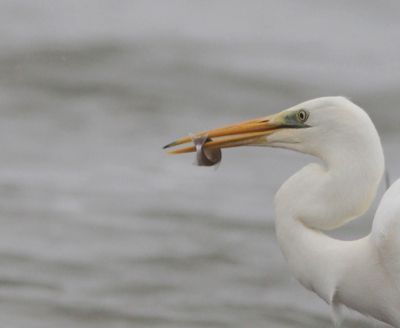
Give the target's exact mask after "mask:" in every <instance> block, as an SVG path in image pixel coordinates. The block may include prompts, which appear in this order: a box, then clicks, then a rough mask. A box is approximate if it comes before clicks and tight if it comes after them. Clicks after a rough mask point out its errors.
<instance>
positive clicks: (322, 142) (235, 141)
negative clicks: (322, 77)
mask: <svg viewBox="0 0 400 328" xmlns="http://www.w3.org/2000/svg"><path fill="white" fill-rule="evenodd" d="M233 135H239V137H233V138H232V137H231V136H233ZM222 136H230V138H227V139H222V140H217V141H212V142H210V143H207V144H206V145H205V146H207V147H209V148H210V149H215V148H225V147H234V146H240V145H256V146H269V147H280V148H286V149H291V150H295V151H299V152H302V153H306V154H310V155H313V156H316V157H318V158H320V159H321V160H322V161H323V163H324V164H323V165H321V164H310V165H308V166H306V167H304V168H303V169H302V170H300V171H299V172H297V173H296V174H295V175H293V176H292V177H291V178H290V179H288V180H287V181H286V182H285V183H284V184H283V185H282V187H281V188H280V189H279V191H278V193H277V194H276V197H275V201H274V209H275V223H276V233H277V237H278V241H279V245H280V248H281V250H282V253H283V255H284V257H285V259H286V261H287V262H288V264H289V266H290V268H291V271H292V272H293V274H294V276H295V277H296V278H297V279H298V280H299V282H300V283H301V284H302V285H303V286H305V287H306V288H307V289H309V290H311V291H313V292H315V293H316V294H317V295H319V296H320V297H321V298H322V299H323V300H324V301H325V302H327V303H328V304H330V305H331V308H332V314H333V318H334V320H336V321H340V315H339V309H340V307H341V306H342V305H344V306H346V307H348V308H350V309H353V310H356V311H358V312H360V313H362V314H365V315H367V316H370V317H373V318H376V319H378V320H380V321H383V322H386V323H388V324H390V325H392V326H394V327H398V328H400V180H399V181H397V182H396V183H394V184H393V185H392V186H391V187H390V188H389V190H388V191H387V192H386V193H385V195H384V197H383V199H382V201H381V203H380V205H379V208H378V210H377V213H376V216H375V219H374V223H373V227H372V231H371V233H370V234H369V235H368V236H366V237H364V238H362V239H359V240H356V241H340V240H336V239H333V238H331V237H328V236H326V235H325V234H323V233H322V232H321V231H320V230H329V229H334V228H337V227H340V226H342V225H344V224H346V223H347V222H349V221H350V220H352V219H354V218H356V217H359V216H360V215H362V214H363V213H365V211H366V210H367V209H368V208H369V207H370V205H371V203H372V201H373V199H374V197H375V195H376V192H377V189H378V186H379V183H380V181H381V179H382V176H383V173H384V156H383V152H382V146H381V143H380V139H379V136H378V133H377V131H376V129H375V127H374V125H373V123H372V121H371V119H370V118H369V116H368V115H367V114H366V113H365V112H364V111H363V110H362V109H361V108H360V107H358V106H356V105H355V104H353V103H352V102H351V101H349V100H347V99H346V98H343V97H326V98H319V99H314V100H310V101H307V102H305V103H302V104H299V105H297V106H295V107H293V108H290V109H288V110H286V111H283V112H281V113H279V114H276V115H272V116H268V117H264V118H261V119H258V120H254V121H249V122H245V123H241V124H237V125H232V126H229V127H224V128H219V129H215V130H211V131H210V137H222ZM185 142H188V140H187V139H181V140H179V141H177V142H175V143H173V144H170V145H168V146H174V145H177V144H181V143H185ZM188 151H193V147H191V148H185V149H183V150H179V151H175V152H172V153H179V152H188Z"/></svg>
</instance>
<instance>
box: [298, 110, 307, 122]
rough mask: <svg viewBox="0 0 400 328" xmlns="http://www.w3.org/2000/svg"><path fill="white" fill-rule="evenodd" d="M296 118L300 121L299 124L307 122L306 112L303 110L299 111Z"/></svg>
mask: <svg viewBox="0 0 400 328" xmlns="http://www.w3.org/2000/svg"><path fill="white" fill-rule="evenodd" d="M297 118H298V119H299V121H301V122H305V121H307V119H308V112H307V111H305V110H304V109H302V110H299V111H298V112H297Z"/></svg>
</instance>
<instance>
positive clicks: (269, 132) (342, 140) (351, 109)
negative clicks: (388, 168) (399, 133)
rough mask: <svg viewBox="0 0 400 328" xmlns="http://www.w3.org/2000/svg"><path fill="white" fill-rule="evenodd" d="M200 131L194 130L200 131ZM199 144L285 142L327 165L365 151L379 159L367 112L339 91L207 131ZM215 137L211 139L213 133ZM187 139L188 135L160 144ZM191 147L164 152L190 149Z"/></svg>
mask: <svg viewBox="0 0 400 328" xmlns="http://www.w3.org/2000/svg"><path fill="white" fill-rule="evenodd" d="M204 133H205V132H201V133H199V134H197V135H196V136H201V135H203V134H204ZM208 136H209V138H212V139H215V140H213V141H210V142H207V143H206V144H205V145H204V149H218V148H219V149H221V148H230V147H238V146H268V147H278V148H286V149H291V150H295V151H299V152H302V153H306V154H310V155H313V156H316V157H319V158H321V159H322V160H323V161H324V162H325V163H327V164H328V165H329V164H331V163H335V162H338V161H340V162H343V161H344V160H345V159H346V158H348V156H349V155H350V154H351V155H352V156H353V155H357V156H360V157H363V158H364V157H365V156H366V155H368V154H370V155H371V157H372V158H376V159H377V160H378V161H380V162H381V163H382V164H383V155H382V156H380V154H371V152H373V151H375V150H378V151H380V152H381V145H380V139H379V136H378V133H377V131H376V129H375V127H374V125H373V123H372V121H371V119H370V118H369V116H368V115H367V114H366V113H365V112H364V111H363V110H362V109H361V108H360V107H358V106H356V105H355V104H353V103H352V102H351V101H349V100H348V99H346V98H344V97H324V98H317V99H313V100H309V101H306V102H304V103H301V104H299V105H296V106H294V107H292V108H289V109H286V110H284V111H282V112H280V113H278V114H274V115H269V116H266V117H262V118H259V119H256V120H251V121H247V122H243V123H238V124H233V125H229V126H225V127H222V128H217V129H213V130H210V131H209V135H208ZM216 138H217V139H216ZM188 142H191V139H190V138H189V137H186V138H182V139H180V140H178V141H175V142H172V143H170V144H168V145H166V146H165V147H164V148H169V147H173V146H177V145H180V144H184V143H188ZM195 150H196V149H195V147H187V148H183V149H178V150H175V151H171V152H169V153H168V154H180V153H187V152H194V151H195Z"/></svg>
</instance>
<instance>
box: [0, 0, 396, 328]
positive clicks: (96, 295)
mask: <svg viewBox="0 0 400 328" xmlns="http://www.w3.org/2000/svg"><path fill="white" fill-rule="evenodd" d="M399 15H400V4H399V3H397V2H391V3H389V2H373V1H352V2H348V1H335V2H330V3H326V2H324V3H321V4H318V3H316V2H303V1H296V2H278V1H275V2H274V1H246V2H233V1H212V2H211V1H112V2H109V3H108V4H104V3H100V2H98V1H64V2H61V1H48V0H47V1H40V2H31V1H27V0H25V1H18V2H17V1H0V18H1V19H0V27H1V31H2V33H1V40H2V41H1V43H0V140H1V142H0V152H1V154H2V155H1V157H0V202H1V204H0V226H1V229H0V263H1V264H0V326H1V327H24V328H25V327H38V328H39V327H40V328H42V327H58V328H62V327H83V328H86V327H139V328H141V327H143V328H144V327H152V328H153V327H185V328H186V327H188V328H189V327H190V328H200V327H238V328H239V327H282V328H283V327H285V328H288V327H316V328H317V327H318V328H319V327H333V325H332V323H331V321H330V314H329V313H330V309H329V307H328V306H327V305H326V304H325V303H324V302H323V301H322V300H321V299H319V298H318V297H317V296H315V295H314V294H313V293H310V292H308V291H306V290H305V289H304V288H303V287H301V286H300V285H299V284H298V283H297V282H296V281H295V280H293V278H292V276H291V274H290V272H289V269H288V267H287V265H286V264H285V261H284V259H283V257H282V255H281V252H280V250H279V247H278V244H277V240H276V237H275V228H274V220H273V211H272V203H273V198H274V195H275V193H276V191H277V190H278V189H279V186H280V185H281V184H282V183H283V182H284V181H285V180H286V179H287V178H289V177H290V176H291V175H292V174H294V173H295V172H296V171H297V170H299V169H300V168H301V167H302V166H304V165H306V164H307V163H309V162H310V161H313V160H315V159H313V158H311V157H307V156H304V155H301V154H297V153H293V152H289V151H285V150H279V149H265V148H253V147H249V148H245V147H244V148H238V149H228V150H226V151H224V152H223V160H222V164H221V166H220V168H219V170H218V171H216V172H214V170H213V169H212V168H199V167H195V166H193V165H192V162H193V160H194V157H193V154H189V155H181V156H165V155H164V151H163V150H162V149H161V148H162V146H163V145H165V144H167V143H169V142H171V141H174V140H176V139H178V138H181V137H184V136H186V135H187V133H188V132H193V133H194V132H199V131H203V130H207V129H211V128H215V127H219V126H222V125H228V124H233V123H236V122H241V121H244V120H250V119H255V118H258V117H261V116H266V115H269V114H273V113H276V112H278V111H281V110H283V109H286V108H288V107H290V106H293V105H295V104H297V103H299V102H302V101H305V100H308V99H312V98H315V97H320V96H326V95H344V96H347V97H350V98H351V99H352V100H353V101H354V102H355V103H357V104H358V105H360V106H361V107H363V108H364V109H365V110H366V111H367V112H368V113H369V115H370V116H371V118H372V120H373V121H374V122H375V124H376V127H377V129H378V131H379V133H380V135H381V137H382V144H383V147H384V150H385V154H386V165H387V168H388V172H389V174H390V178H391V180H392V181H394V180H396V179H398V178H400V168H399V165H398V162H399V160H400V150H399V147H398V144H399V142H400V132H399V129H398V127H399V121H400V109H399V107H398V104H399V100H400V93H399V92H398V90H399V87H400V74H398V72H399V66H400V61H399V58H400V46H399V44H400V43H399V42H398V40H399V36H400V20H399V19H398V17H399ZM384 191H385V186H384V184H383V183H382V185H381V187H380V189H379V192H378V195H377V200H376V201H375V202H374V204H373V205H372V207H371V210H370V211H369V212H367V213H366V214H365V215H364V216H363V218H362V219H359V220H356V221H354V222H352V223H351V224H349V225H348V226H346V227H344V228H341V229H339V230H337V231H334V232H332V233H331V235H333V236H336V237H337V238H342V239H355V238H359V237H362V236H365V235H366V234H368V233H369V231H370V229H371V222H372V220H373V215H374V211H375V210H376V207H377V205H378V204H379V200H380V198H381V197H382V195H383V193H384ZM345 314H346V318H347V319H346V321H345V323H344V324H343V327H383V326H384V325H381V324H379V323H374V322H373V321H372V320H367V319H365V318H363V317H361V316H359V315H356V314H350V313H349V312H345ZM374 324H375V326H374Z"/></svg>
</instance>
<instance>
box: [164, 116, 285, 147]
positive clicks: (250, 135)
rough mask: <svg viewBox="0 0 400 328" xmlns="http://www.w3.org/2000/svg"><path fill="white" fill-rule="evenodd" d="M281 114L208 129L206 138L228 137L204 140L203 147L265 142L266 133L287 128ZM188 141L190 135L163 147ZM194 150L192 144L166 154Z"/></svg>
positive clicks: (199, 134) (190, 140) (189, 140)
mask: <svg viewBox="0 0 400 328" xmlns="http://www.w3.org/2000/svg"><path fill="white" fill-rule="evenodd" d="M281 114H282V113H280V114H276V115H271V116H266V117H262V118H259V119H256V120H252V121H247V122H243V123H239V124H233V125H229V126H225V127H222V128H217V129H214V130H211V131H209V134H208V138H222V137H229V138H224V139H219V140H213V141H209V142H206V143H205V144H204V149H218V148H230V147H237V146H245V145H258V144H263V143H265V137H266V136H267V135H269V134H272V133H274V132H277V131H279V130H282V129H283V128H288V127H287V126H285V124H283V123H284V122H283V121H282V120H281V119H280V116H281ZM207 132H208V131H206V132H201V133H197V134H195V137H198V136H203V135H204V134H205V133H207ZM189 142H192V139H190V137H186V138H182V139H179V140H178V141H175V142H172V143H170V144H168V145H166V146H164V148H163V149H165V148H170V147H174V146H178V145H181V144H185V143H189ZM195 151H196V147H194V146H192V147H187V148H182V149H178V150H174V151H171V152H169V153H167V154H183V153H191V152H195Z"/></svg>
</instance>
